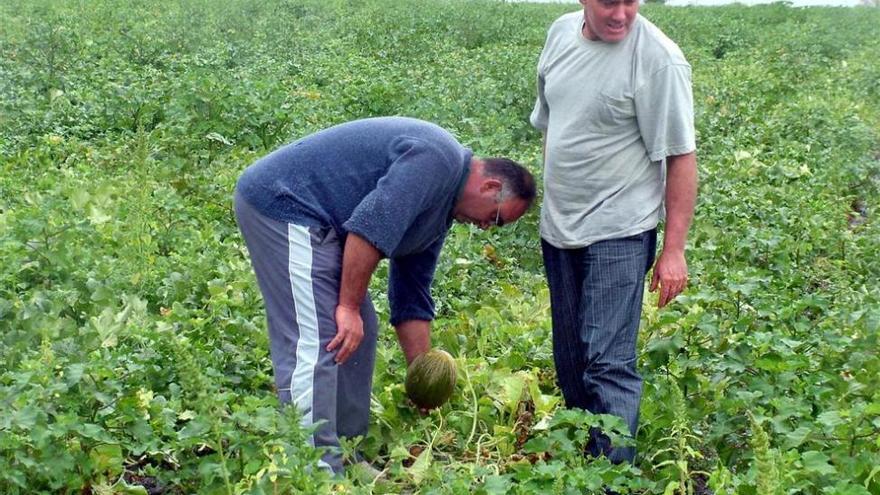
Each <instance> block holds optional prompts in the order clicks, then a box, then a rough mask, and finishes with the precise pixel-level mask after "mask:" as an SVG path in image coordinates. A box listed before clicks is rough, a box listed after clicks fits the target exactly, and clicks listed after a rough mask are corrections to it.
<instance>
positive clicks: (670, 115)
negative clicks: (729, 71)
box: [635, 64, 696, 162]
mask: <svg viewBox="0 0 880 495" xmlns="http://www.w3.org/2000/svg"><path fill="white" fill-rule="evenodd" d="M635 105H636V118H637V119H638V125H639V131H640V133H641V135H642V139H643V140H644V143H645V147H646V148H647V150H648V156H649V158H650V159H651V161H655V162H656V161H660V160H663V159H664V158H666V157H667V156H670V155H683V154H685V153H690V152H692V151H694V150H695V149H696V136H695V131H694V102H693V93H692V90H691V68H690V66H689V65H687V64H672V65H668V66H666V67H664V68H662V69H659V70H658V71H657V72H655V73H654V74H652V75H651V77H650V78H649V79H648V80H647V82H646V83H645V84H644V85H643V86H642V87H641V88H637V89H636V93H635Z"/></svg>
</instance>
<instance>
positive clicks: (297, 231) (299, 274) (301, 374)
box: [287, 224, 330, 469]
mask: <svg viewBox="0 0 880 495" xmlns="http://www.w3.org/2000/svg"><path fill="white" fill-rule="evenodd" d="M287 239H288V253H287V260H288V261H287V274H288V277H290V288H291V292H292V293H293V304H294V307H295V308H296V324H297V326H298V327H299V339H298V340H297V344H296V368H294V370H293V374H292V375H291V377H290V395H291V400H292V401H293V403H294V404H295V405H296V407H297V409H299V411H300V412H301V413H302V424H303V425H304V426H312V424H313V423H314V415H313V412H314V409H315V403H314V397H315V367H316V366H317V363H318V353H319V352H320V349H319V346H320V342H321V341H320V338H319V336H318V316H317V314H316V312H315V295H314V293H313V292H312V242H311V235H310V234H309V229H308V227H304V226H301V225H293V224H288V227H287ZM309 441H310V442H311V443H312V445H313V446H314V444H315V440H314V437H309ZM319 464H320V465H321V467H324V468H328V469H329V468H330V466H329V465H327V464H326V463H325V462H323V461H320V462H319Z"/></svg>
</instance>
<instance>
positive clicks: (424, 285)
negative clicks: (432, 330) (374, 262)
mask: <svg viewBox="0 0 880 495" xmlns="http://www.w3.org/2000/svg"><path fill="white" fill-rule="evenodd" d="M445 240H446V237H445V236H443V237H440V238H439V239H437V240H436V241H434V242H433V243H432V244H431V246H430V247H429V248H428V249H426V250H424V251H421V252H418V253H414V254H411V255H407V256H401V257H399V258H394V259H392V260H391V266H390V269H389V272H388V302H389V306H390V309H391V324H392V325H394V326H396V325H397V324H399V323H401V322H404V321H407V320H426V321H430V320H433V319H434V300H433V299H432V298H431V283H432V282H433V280H434V271H435V270H436V268H437V259H438V258H439V257H440V249H441V248H442V247H443V242H444V241H445Z"/></svg>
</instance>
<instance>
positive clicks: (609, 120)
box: [592, 93, 636, 130]
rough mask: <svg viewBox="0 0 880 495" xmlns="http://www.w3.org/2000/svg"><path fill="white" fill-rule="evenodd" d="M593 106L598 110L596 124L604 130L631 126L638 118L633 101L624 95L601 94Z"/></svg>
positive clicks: (595, 99)
mask: <svg viewBox="0 0 880 495" xmlns="http://www.w3.org/2000/svg"><path fill="white" fill-rule="evenodd" d="M592 104H593V106H594V107H595V109H596V110H595V115H596V123H597V125H598V126H599V127H600V128H602V129H604V130H613V129H615V128H619V127H620V126H629V125H631V124H632V121H633V120H634V119H635V117H636V112H635V104H634V102H633V99H632V98H631V97H628V96H626V95H623V94H616V95H611V94H607V93H599V94H597V95H596V96H595V98H594V101H593V102H592Z"/></svg>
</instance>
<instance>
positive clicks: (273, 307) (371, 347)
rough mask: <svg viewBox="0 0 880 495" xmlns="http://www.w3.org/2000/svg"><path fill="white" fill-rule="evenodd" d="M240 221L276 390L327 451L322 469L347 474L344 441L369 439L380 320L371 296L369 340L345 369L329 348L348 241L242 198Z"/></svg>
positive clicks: (366, 310)
mask: <svg viewBox="0 0 880 495" xmlns="http://www.w3.org/2000/svg"><path fill="white" fill-rule="evenodd" d="M235 215H236V219H237V221H238V225H239V228H240V230H241V233H242V235H243V236H244V239H245V243H246V244H247V249H248V252H249V254H250V258H251V263H252V264H253V267H254V272H255V273H256V277H257V283H258V284H259V287H260V292H261V293H262V295H263V300H264V302H265V304H266V317H267V322H268V329H269V343H270V353H271V357H272V365H273V368H274V372H275V387H276V389H277V392H278V398H279V399H280V401H281V403H282V404H288V403H292V404H293V405H295V406H296V407H297V409H298V410H299V411H300V412H301V414H302V424H303V425H304V426H312V425H315V424H319V423H320V424H319V425H318V427H317V429H316V430H315V431H314V434H313V435H312V439H311V440H312V442H313V444H314V446H316V447H324V448H326V449H327V451H326V452H325V453H324V455H323V457H322V461H321V465H322V467H324V468H326V469H330V470H332V471H333V472H335V473H340V472H342V457H341V452H340V450H339V437H340V436H342V437H353V436H358V435H366V433H367V425H368V423H369V415H370V392H371V389H372V380H373V365H374V363H375V358H376V335H377V328H378V322H377V319H376V313H375V310H374V309H373V304H372V302H371V301H370V298H369V296H367V297H366V298H365V299H364V301H363V303H362V305H361V317H362V318H363V321H364V339H363V341H362V342H361V344H360V346H359V347H358V349H357V351H355V353H354V354H353V355H352V356H351V357H350V358H349V359H348V361H347V362H346V363H345V364H342V365H337V364H336V363H335V362H334V360H333V358H334V356H335V352H327V351H326V347H327V345H328V344H329V343H330V341H331V340H332V339H333V337H335V336H336V323H335V316H334V315H335V311H336V305H337V303H338V301H339V285H340V280H341V275H342V252H343V243H342V242H341V240H340V239H339V237H338V235H337V234H336V231H334V230H333V229H332V228H314V227H305V226H301V225H294V224H288V223H284V222H279V221H276V220H273V219H270V218H268V217H265V216H263V215H261V214H260V213H259V212H257V211H256V210H255V209H254V208H253V207H252V206H251V205H250V204H248V203H247V201H245V200H244V199H242V198H241V196H240V195H239V194H238V192H236V194H235Z"/></svg>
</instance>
